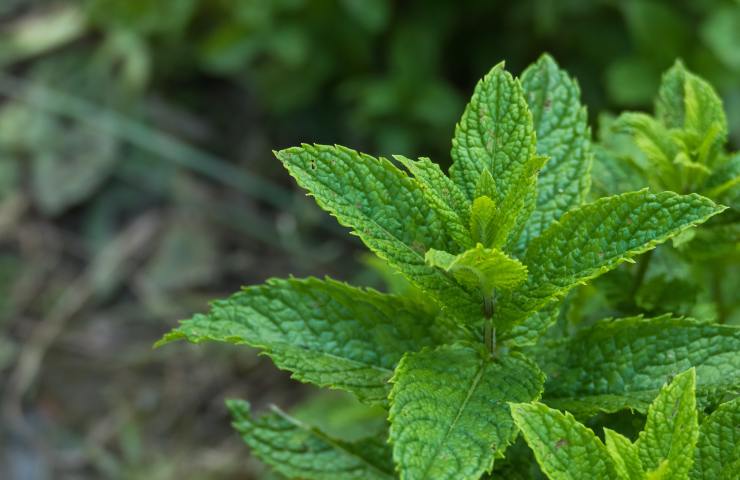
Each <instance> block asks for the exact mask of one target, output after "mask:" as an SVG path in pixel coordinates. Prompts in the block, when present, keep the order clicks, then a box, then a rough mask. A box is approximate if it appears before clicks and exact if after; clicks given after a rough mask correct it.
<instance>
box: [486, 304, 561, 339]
mask: <svg viewBox="0 0 740 480" xmlns="http://www.w3.org/2000/svg"><path fill="white" fill-rule="evenodd" d="M561 304H562V301H560V300H555V301H553V302H552V303H550V304H549V305H546V306H545V307H543V308H542V309H541V310H538V311H536V312H534V313H533V314H532V315H530V316H529V317H527V318H526V319H525V320H524V321H523V322H522V323H518V324H516V325H514V326H513V327H512V328H511V330H505V331H503V332H502V333H501V334H500V335H499V337H498V338H499V340H500V341H501V342H502V343H506V344H508V345H510V346H517V347H524V346H532V345H535V344H536V343H537V341H538V340H539V339H540V337H542V336H543V335H544V334H545V332H547V330H548V329H549V328H550V327H551V326H553V325H554V324H555V322H556V321H557V319H558V315H559V314H560V305H561Z"/></svg>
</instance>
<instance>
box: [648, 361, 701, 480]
mask: <svg viewBox="0 0 740 480" xmlns="http://www.w3.org/2000/svg"><path fill="white" fill-rule="evenodd" d="M695 386H696V370H694V369H693V368H691V369H689V370H688V371H686V372H683V373H681V374H679V375H677V376H676V377H675V378H674V379H673V381H672V382H671V383H670V385H666V386H664V387H663V388H662V389H661V391H660V393H659V394H658V397H657V398H656V399H655V401H654V402H653V403H652V404H651V405H650V408H649V409H648V412H647V423H646V424H645V429H644V430H643V431H642V432H640V436H639V438H638V439H637V442H635V445H637V452H638V454H639V455H640V461H641V462H642V466H643V468H644V470H645V471H646V472H647V474H648V475H650V473H651V472H655V471H658V470H659V471H660V472H661V474H662V475H661V476H660V478H666V479H675V480H679V479H688V478H689V471H690V470H691V465H692V464H693V462H694V447H695V446H696V441H697V439H698V438H699V423H698V420H697V412H696V398H695V395H694V389H695Z"/></svg>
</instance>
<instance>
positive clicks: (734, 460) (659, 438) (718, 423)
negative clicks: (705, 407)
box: [511, 368, 740, 480]
mask: <svg viewBox="0 0 740 480" xmlns="http://www.w3.org/2000/svg"><path fill="white" fill-rule="evenodd" d="M695 383H696V371H695V370H694V369H693V368H692V369H690V370H688V371H686V372H683V373H681V374H679V375H677V376H676V377H675V378H674V379H673V381H672V382H671V383H670V384H669V385H666V386H664V387H663V388H662V389H661V390H660V393H659V394H658V396H657V397H656V398H655V401H654V402H653V403H652V404H651V405H650V407H649V409H648V412H647V423H646V424H645V429H644V430H643V431H642V432H641V433H640V434H639V437H638V439H637V440H636V441H635V442H634V443H633V442H631V441H630V440H629V439H628V438H626V437H624V436H623V435H621V434H619V433H617V432H615V431H613V430H609V429H606V428H605V429H604V436H605V439H606V444H604V443H602V441H601V440H600V439H599V438H598V437H597V436H596V435H595V434H594V432H593V431H592V430H590V429H589V428H587V427H585V426H584V425H583V424H581V423H579V422H577V421H576V420H575V418H573V416H572V415H570V414H569V413H565V414H563V413H561V412H559V411H557V410H553V409H551V408H549V407H547V406H545V405H543V404H541V403H519V404H512V405H511V412H512V416H513V418H514V421H515V422H516V425H517V426H518V427H519V429H520V430H521V432H522V435H523V436H524V438H525V440H526V441H527V443H528V444H529V446H530V448H532V450H533V451H534V454H535V457H536V458H537V461H538V463H539V464H540V467H541V468H542V470H543V472H544V473H545V474H546V475H547V476H548V477H549V478H551V479H553V480H556V479H563V480H566V479H579V478H583V479H586V478H600V479H615V480H639V479H651V480H653V479H654V480H657V479H666V480H668V479H671V480H681V479H697V480H703V479H706V480H709V479H728V480H729V479H730V478H736V477H735V476H736V475H737V473H738V472H739V471H740V470H738V467H739V466H740V450H738V448H737V441H738V440H740V433H738V432H737V428H736V427H737V425H738V420H739V419H740V400H738V399H735V400H733V401H730V402H728V403H724V404H722V405H721V406H720V407H719V408H718V409H717V410H716V411H715V412H714V413H712V414H711V415H710V416H708V417H707V418H706V419H705V420H704V421H703V422H702V424H701V427H699V422H698V414H697V410H696V401H695V397H694V388H695Z"/></svg>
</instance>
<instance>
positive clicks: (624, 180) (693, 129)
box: [571, 62, 740, 324]
mask: <svg viewBox="0 0 740 480" xmlns="http://www.w3.org/2000/svg"><path fill="white" fill-rule="evenodd" d="M601 121H602V125H601V128H600V143H599V145H597V146H596V149H595V151H596V157H595V158H596V161H595V163H594V173H593V178H594V193H596V194H597V195H607V194H615V193H620V192H624V191H629V190H632V189H634V188H640V187H642V186H649V187H650V189H651V190H653V191H677V192H684V193H688V192H696V193H700V194H702V195H704V196H707V197H709V198H711V199H713V200H715V201H716V202H718V203H721V204H724V205H728V206H729V207H730V210H729V211H727V212H725V213H724V214H723V215H722V216H721V217H719V218H717V219H713V220H712V221H710V222H708V223H707V224H706V225H703V226H702V227H700V228H698V229H696V230H694V231H691V232H687V233H686V234H684V235H681V236H680V237H677V238H675V239H674V240H673V242H672V244H671V245H665V246H661V247H659V248H658V249H656V250H655V251H654V252H651V253H650V254H648V255H646V256H645V257H643V258H641V259H639V260H638V261H637V264H636V265H634V266H632V267H630V268H623V269H620V270H619V271H616V272H612V273H611V274H609V275H606V276H604V277H603V278H602V279H601V280H600V282H597V288H591V289H583V290H581V291H580V292H579V293H578V295H576V297H574V298H573V299H572V305H573V308H574V311H573V312H572V314H571V318H572V319H573V320H574V321H584V320H585V321H588V319H589V318H590V319H594V318H599V317H600V316H604V315H623V314H639V313H644V314H651V315H654V314H661V313H668V312H674V313H680V314H684V315H693V316H697V317H700V318H707V319H712V320H716V321H719V322H720V323H735V324H737V323H739V322H740V294H739V293H738V292H740V152H731V151H728V146H727V135H728V133H727V132H728V129H727V120H726V117H725V112H724V109H723V106H722V101H721V99H720V98H719V96H718V95H717V93H716V91H715V90H714V89H713V88H712V86H711V85H710V84H709V83H707V82H706V81H705V80H703V79H702V78H700V77H698V76H697V75H695V74H694V73H692V72H690V71H689V70H687V69H686V67H685V66H684V65H683V63H681V62H677V63H676V64H675V65H674V66H673V67H671V68H670V69H669V70H668V71H667V72H666V73H665V74H664V75H663V79H662V82H661V86H660V89H659V91H658V95H657V97H656V102H655V114H654V115H648V114H645V113H637V112H627V113H623V114H621V115H620V116H619V117H617V118H616V119H613V118H610V117H606V116H603V117H602V118H601Z"/></svg>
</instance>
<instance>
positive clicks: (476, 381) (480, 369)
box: [421, 360, 486, 479]
mask: <svg viewBox="0 0 740 480" xmlns="http://www.w3.org/2000/svg"><path fill="white" fill-rule="evenodd" d="M485 367H486V361H485V360H481V361H480V366H479V367H478V371H477V373H476V374H475V377H473V382H472V383H471V385H470V387H469V388H468V391H467V394H466V395H465V399H464V400H463V402H462V404H461V405H460V408H459V409H458V411H457V415H456V416H455V419H454V420H453V421H452V423H451V424H450V426H449V428H448V429H447V431H446V432H445V434H444V436H443V437H442V439H441V440H440V441H439V443H438V444H437V446H436V447H435V449H434V453H433V454H432V455H431V457H430V458H429V462H428V463H427V466H426V468H425V469H424V473H422V476H421V478H422V479H425V478H428V477H427V475H428V474H429V470H431V468H432V465H434V461H435V460H436V459H437V456H438V455H439V452H440V450H442V446H443V445H444V444H445V442H446V441H447V438H448V437H449V436H450V433H452V430H453V429H454V428H455V426H456V425H457V422H458V421H460V417H461V416H462V414H463V412H464V410H465V408H466V407H467V406H468V403H469V402H470V399H471V397H472V396H473V393H475V390H476V389H477V388H478V385H479V384H480V381H481V379H482V378H483V373H484V371H485Z"/></svg>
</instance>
